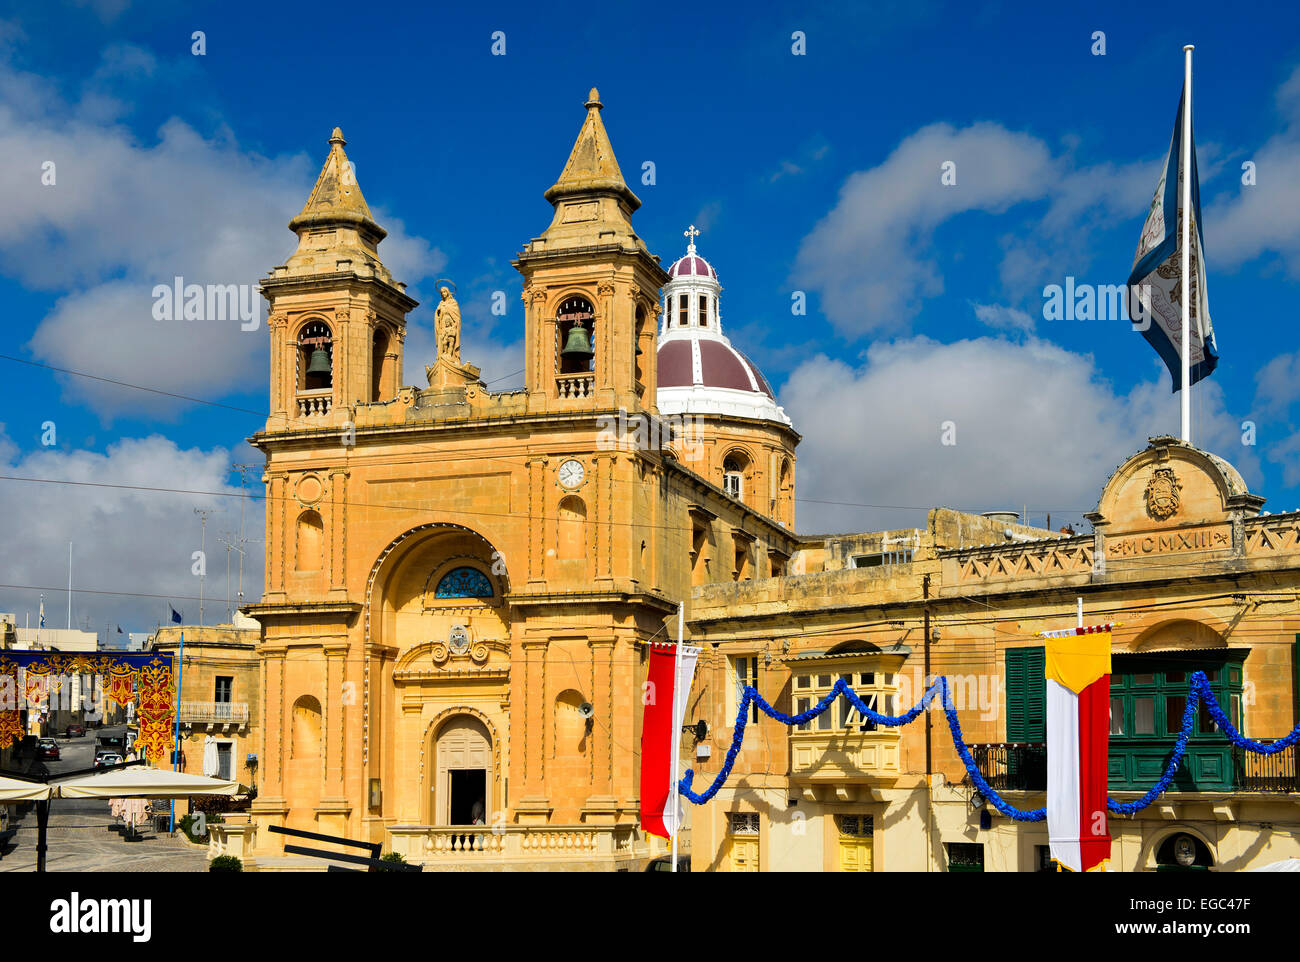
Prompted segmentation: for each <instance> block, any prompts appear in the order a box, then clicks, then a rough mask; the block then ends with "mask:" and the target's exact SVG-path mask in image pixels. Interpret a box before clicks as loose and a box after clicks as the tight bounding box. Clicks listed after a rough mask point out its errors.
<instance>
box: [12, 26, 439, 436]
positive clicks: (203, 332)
mask: <svg viewBox="0 0 1300 962" xmlns="http://www.w3.org/2000/svg"><path fill="white" fill-rule="evenodd" d="M142 58H144V59H142ZM152 62H153V61H152V59H151V58H149V56H148V54H145V53H143V52H141V51H138V50H136V49H135V48H122V47H115V48H112V49H110V50H109V51H108V52H107V53H106V56H105V61H104V65H103V66H102V67H101V68H100V70H99V72H97V74H96V75H95V78H94V86H93V91H94V92H93V93H87V94H86V95H85V96H84V97H83V100H82V101H81V102H80V103H72V102H67V101H63V100H60V99H59V98H58V97H57V96H56V95H55V94H53V93H52V92H51V90H50V89H49V87H48V85H45V84H43V83H42V82H41V81H39V80H37V79H35V78H31V77H30V76H29V75H25V74H21V73H19V72H18V71H16V70H14V69H12V68H11V67H8V66H6V65H0V89H3V90H5V91H12V92H13V94H14V99H12V100H8V101H7V104H6V105H5V106H0V155H2V156H4V157H5V158H6V163H5V164H4V165H3V167H0V205H3V208H4V210H5V217H4V218H2V219H0V270H3V271H4V272H5V274H7V275H8V276H10V277H13V278H16V279H17V280H18V281H20V282H21V283H23V284H24V285H26V286H28V287H32V288H36V289H42V290H52V291H57V292H60V293H61V294H62V296H61V297H60V299H59V300H58V302H57V303H56V304H55V306H54V308H53V310H52V311H51V312H50V314H49V315H48V316H47V317H46V318H45V319H44V320H43V321H42V323H41V325H40V327H39V328H38V329H37V330H36V332H35V334H34V335H33V337H32V339H31V342H30V344H29V347H30V349H31V350H32V351H33V353H34V354H35V355H36V356H37V357H38V358H39V359H41V360H43V361H46V362H48V363H51V364H54V365H57V366H60V367H67V368H71V369H74V370H82V371H88V372H90V373H94V374H97V375H100V376H103V377H110V378H114V379H117V380H123V381H128V382H133V383H138V384H145V385H148V386H150V387H156V388H159V389H161V390H166V391H174V392H178V393H185V394H191V395H199V396H204V397H213V398H216V397H220V396H224V395H226V394H228V393H230V392H232V391H238V390H244V389H253V388H257V387H260V386H262V385H264V384H265V382H266V370H267V362H266V351H267V333H266V329H265V326H264V325H263V326H259V328H258V330H256V331H252V332H246V331H242V330H241V329H240V323H239V322H238V321H233V322H220V321H211V322H201V321H157V320H155V319H154V318H153V316H152V312H151V311H152V306H153V297H152V291H153V289H154V286H155V285H157V284H170V283H171V282H172V278H174V277H176V276H180V277H183V278H185V281H186V282H187V283H197V284H205V285H206V284H222V285H225V284H248V285H256V284H257V283H258V281H259V280H260V279H261V278H262V277H264V276H265V274H266V272H267V271H268V270H269V269H270V268H272V267H274V266H275V265H277V264H281V263H283V262H284V259H285V258H286V257H287V256H288V254H289V253H290V252H291V251H292V250H293V246H294V238H293V235H292V234H291V233H290V232H289V231H288V230H287V228H286V224H287V223H288V221H289V219H290V218H291V217H292V216H293V215H294V214H296V213H297V212H298V211H299V209H301V206H302V204H303V203H304V201H305V200H306V198H307V195H308V194H309V192H310V190H311V185H312V183H313V181H314V178H315V176H316V173H317V172H318V170H319V165H320V163H322V162H323V160H324V156H325V152H326V145H325V143H324V139H325V134H326V132H324V131H323V132H322V142H321V143H319V144H314V145H305V146H310V147H311V148H312V152H311V155H310V156H309V155H308V154H306V153H301V154H295V155H293V156H287V157H276V158H267V157H263V156H260V155H258V154H257V153H255V152H252V151H249V150H247V149H245V148H243V147H241V145H240V144H239V143H238V142H237V140H236V139H235V137H234V135H233V134H232V133H230V132H229V131H225V132H222V133H220V134H218V135H216V136H213V137H204V136H202V135H200V134H199V133H198V132H197V131H195V130H194V129H193V128H192V127H190V126H189V125H188V124H186V123H184V122H183V121H180V120H177V119H172V120H170V121H168V122H167V123H165V124H164V125H163V126H162V127H161V128H160V130H159V131H158V133H157V136H156V139H154V140H152V141H151V142H148V143H140V142H137V140H136V139H135V138H134V137H133V135H132V134H131V133H130V132H129V131H127V130H126V129H125V128H123V127H121V126H115V125H112V124H109V123H107V122H105V121H104V117H105V116H106V115H108V114H111V113H112V109H111V97H106V96H105V95H104V94H102V93H101V92H100V91H101V90H102V86H101V84H102V82H103V79H104V77H106V76H111V75H112V74H113V73H114V72H115V71H121V70H129V69H133V68H136V67H140V66H141V65H142V64H143V65H147V66H151V65H152ZM88 90H91V87H89V86H88ZM92 99H93V109H87V110H83V109H81V108H82V107H85V106H86V104H87V103H91V102H92ZM375 146H376V149H377V147H378V145H375ZM357 149H358V150H359V151H360V152H361V155H362V156H364V151H365V149H366V147H365V146H364V145H361V146H360V147H359V148H357ZM46 161H52V162H54V164H55V177H56V181H55V184H54V185H53V186H46V185H44V184H42V182H41V176H42V169H43V168H42V165H43V164H44V163H45V162H46ZM363 187H364V184H363ZM375 216H376V219H377V220H379V221H380V222H381V223H382V224H383V225H384V227H385V228H386V229H387V230H388V232H389V237H388V238H387V239H386V240H385V241H384V243H383V244H382V246H381V248H380V252H381V256H382V257H383V258H384V261H385V263H387V264H388V265H389V266H390V267H391V268H392V269H393V271H394V273H395V275H396V276H397V277H398V278H399V279H401V280H404V281H406V282H407V283H410V284H412V285H414V284H415V283H416V282H418V281H420V280H421V279H422V278H424V277H427V276H429V275H430V274H432V273H435V272H437V271H438V270H440V269H441V268H442V267H443V265H444V264H445V257H444V256H443V255H442V253H441V252H440V251H438V250H436V249H434V248H433V247H432V246H431V245H430V244H429V242H428V241H426V240H424V239H422V238H419V237H417V236H414V235H411V234H409V233H408V232H407V231H406V229H405V226H404V224H403V223H402V222H401V221H400V220H398V219H396V218H393V217H391V216H388V215H387V214H385V213H384V212H383V211H382V210H380V209H377V208H376V209H375ZM416 296H418V294H417V295H416ZM256 303H257V304H258V312H259V316H261V315H263V314H264V310H263V309H262V307H261V305H262V303H263V302H262V299H261V297H260V295H258V296H257V297H256ZM65 385H66V390H67V392H68V394H69V395H70V396H71V397H72V398H76V399H80V400H89V401H90V402H92V404H93V405H94V406H95V408H96V410H97V412H98V413H99V414H100V416H101V417H102V418H104V419H111V418H112V417H113V416H115V415H117V414H120V413H123V412H126V411H133V410H144V411H147V412H148V413H150V414H153V415H155V416H158V417H167V416H169V413H170V411H171V405H170V404H168V403H165V402H160V401H159V399H158V398H157V396H156V395H149V394H145V393H143V392H134V391H126V390H123V389H120V388H109V387H106V386H104V385H101V384H97V383H95V382H92V381H87V380H86V379H81V378H71V379H68V380H67V381H66V382H65Z"/></svg>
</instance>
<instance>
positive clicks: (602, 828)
mask: <svg viewBox="0 0 1300 962" xmlns="http://www.w3.org/2000/svg"><path fill="white" fill-rule="evenodd" d="M389 832H390V833H391V834H392V838H393V841H392V846H393V851H394V852H398V853H400V854H401V855H403V856H405V858H406V860H407V861H408V862H422V863H424V864H432V865H442V864H450V863H458V862H466V863H474V862H493V861H498V860H500V861H519V862H534V861H540V862H554V861H583V860H587V859H608V858H611V857H612V858H613V859H615V860H618V859H621V858H629V859H630V858H641V857H648V856H649V855H650V854H651V852H650V846H649V844H648V842H647V841H646V840H645V839H643V838H638V836H637V832H636V827H635V826H632V825H539V826H535V827H534V826H531V825H506V826H476V827H472V826H468V825H459V826H450V827H435V826H430V825H394V826H392V827H391V828H390V829H389Z"/></svg>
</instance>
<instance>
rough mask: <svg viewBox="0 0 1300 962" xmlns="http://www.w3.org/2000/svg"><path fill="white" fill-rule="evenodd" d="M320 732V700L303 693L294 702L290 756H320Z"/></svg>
mask: <svg viewBox="0 0 1300 962" xmlns="http://www.w3.org/2000/svg"><path fill="white" fill-rule="evenodd" d="M320 732H321V710H320V701H319V700H318V699H316V698H314V697H312V696H311V695H303V696H302V697H301V698H299V699H298V700H297V701H295V702H294V703H293V725H292V727H291V729H290V741H289V757H290V758H316V757H318V756H319V755H320Z"/></svg>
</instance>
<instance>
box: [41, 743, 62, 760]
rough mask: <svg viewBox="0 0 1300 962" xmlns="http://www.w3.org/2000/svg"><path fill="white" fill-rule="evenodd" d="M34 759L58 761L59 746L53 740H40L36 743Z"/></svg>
mask: <svg viewBox="0 0 1300 962" xmlns="http://www.w3.org/2000/svg"><path fill="white" fill-rule="evenodd" d="M36 757H37V759H38V760H40V761H43V762H45V761H55V762H57V761H58V760H59V746H58V744H56V743H55V741H54V739H53V738H42V739H41V740H40V741H38V742H37V743H36Z"/></svg>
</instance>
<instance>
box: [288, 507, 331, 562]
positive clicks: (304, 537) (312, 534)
mask: <svg viewBox="0 0 1300 962" xmlns="http://www.w3.org/2000/svg"><path fill="white" fill-rule="evenodd" d="M324 544H325V525H324V523H323V522H322V521H321V517H320V515H319V514H317V513H316V512H315V511H304V512H303V513H302V514H300V515H298V551H297V554H296V556H295V558H294V570H296V571H319V570H320V567H321V554H322V548H323V546H324Z"/></svg>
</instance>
